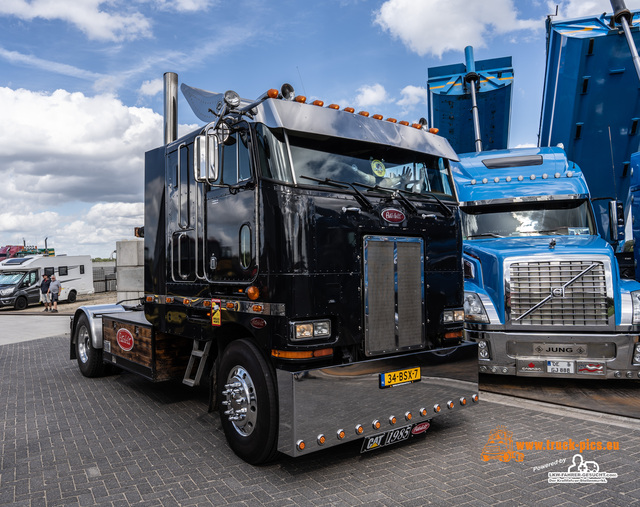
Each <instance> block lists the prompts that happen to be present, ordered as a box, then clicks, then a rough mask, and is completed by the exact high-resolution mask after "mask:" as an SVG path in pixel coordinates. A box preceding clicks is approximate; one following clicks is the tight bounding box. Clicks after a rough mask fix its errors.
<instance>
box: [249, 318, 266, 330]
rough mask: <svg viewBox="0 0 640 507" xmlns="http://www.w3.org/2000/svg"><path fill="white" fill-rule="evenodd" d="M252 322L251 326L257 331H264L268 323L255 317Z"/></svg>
mask: <svg viewBox="0 0 640 507" xmlns="http://www.w3.org/2000/svg"><path fill="white" fill-rule="evenodd" d="M250 322H251V325H252V326H253V327H255V328H256V329H262V328H263V327H265V326H266V325H267V321H266V320H264V319H263V318H261V317H254V318H253V319H251V321H250Z"/></svg>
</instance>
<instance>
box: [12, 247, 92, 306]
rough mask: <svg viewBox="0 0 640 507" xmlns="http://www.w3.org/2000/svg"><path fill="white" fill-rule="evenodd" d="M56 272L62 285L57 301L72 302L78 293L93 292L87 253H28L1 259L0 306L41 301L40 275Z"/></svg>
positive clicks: (22, 304)
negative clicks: (27, 254)
mask: <svg viewBox="0 0 640 507" xmlns="http://www.w3.org/2000/svg"><path fill="white" fill-rule="evenodd" d="M54 274H55V275H56V278H57V279H58V281H59V282H60V284H61V285H62V291H61V292H60V298H59V300H58V301H68V302H70V303H73V302H74V301H75V300H76V297H77V296H78V295H79V294H93V292H94V289H93V266H92V264H91V256H89V255H56V256H51V257H48V256H44V255H29V256H26V257H14V258H12V259H7V260H4V261H2V262H0V307H2V306H13V307H15V309H16V310H23V309H24V308H26V307H27V306H28V305H30V304H35V303H38V302H39V301H40V284H41V283H42V275H48V276H49V277H50V276H51V275H54Z"/></svg>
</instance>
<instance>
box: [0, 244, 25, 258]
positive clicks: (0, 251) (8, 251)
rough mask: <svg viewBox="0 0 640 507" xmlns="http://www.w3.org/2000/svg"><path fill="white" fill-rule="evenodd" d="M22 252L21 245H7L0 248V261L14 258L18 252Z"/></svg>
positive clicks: (22, 247)
mask: <svg viewBox="0 0 640 507" xmlns="http://www.w3.org/2000/svg"><path fill="white" fill-rule="evenodd" d="M22 250H24V246H22V245H7V246H0V261H3V260H5V259H10V258H11V257H15V256H16V255H17V254H18V252H20V251H22Z"/></svg>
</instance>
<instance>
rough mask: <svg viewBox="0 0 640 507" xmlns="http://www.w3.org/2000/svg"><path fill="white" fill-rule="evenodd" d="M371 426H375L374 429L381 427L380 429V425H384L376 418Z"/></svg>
mask: <svg viewBox="0 0 640 507" xmlns="http://www.w3.org/2000/svg"><path fill="white" fill-rule="evenodd" d="M371 426H373V429H374V430H379V429H380V426H382V424H381V423H380V421H378V420H377V419H376V420H375V421H373V422H372V423H371Z"/></svg>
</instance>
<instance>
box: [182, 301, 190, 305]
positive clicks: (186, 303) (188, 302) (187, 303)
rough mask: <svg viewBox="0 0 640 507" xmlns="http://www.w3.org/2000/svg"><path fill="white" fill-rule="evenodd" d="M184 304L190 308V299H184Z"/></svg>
mask: <svg viewBox="0 0 640 507" xmlns="http://www.w3.org/2000/svg"><path fill="white" fill-rule="evenodd" d="M182 304H183V305H185V306H189V305H190V304H191V300H190V299H183V300H182Z"/></svg>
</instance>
